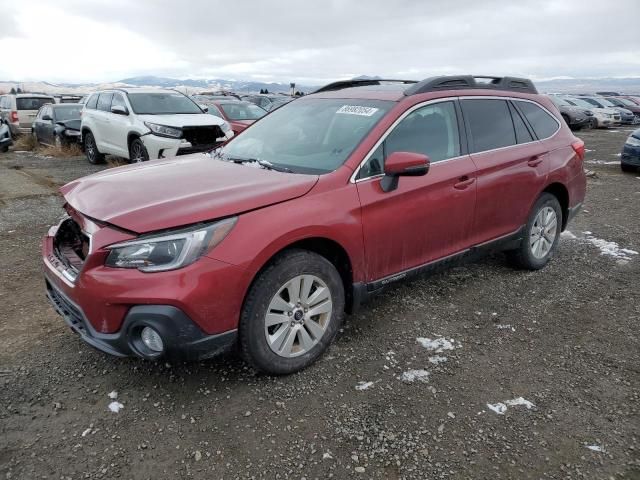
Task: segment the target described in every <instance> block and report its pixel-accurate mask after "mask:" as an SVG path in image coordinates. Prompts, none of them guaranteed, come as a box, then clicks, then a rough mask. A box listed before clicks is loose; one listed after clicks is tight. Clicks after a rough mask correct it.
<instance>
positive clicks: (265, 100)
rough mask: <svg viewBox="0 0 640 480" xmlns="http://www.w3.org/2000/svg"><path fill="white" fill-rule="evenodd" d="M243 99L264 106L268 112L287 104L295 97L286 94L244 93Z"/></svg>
mask: <svg viewBox="0 0 640 480" xmlns="http://www.w3.org/2000/svg"><path fill="white" fill-rule="evenodd" d="M242 100H244V101H247V102H251V103H255V104H256V105H258V106H259V107H261V108H263V109H264V110H266V111H267V112H270V111H271V110H275V109H276V108H279V107H281V106H282V105H285V104H287V103H289V102H291V101H292V100H294V98H293V97H289V96H285V95H268V94H259V95H244V96H242Z"/></svg>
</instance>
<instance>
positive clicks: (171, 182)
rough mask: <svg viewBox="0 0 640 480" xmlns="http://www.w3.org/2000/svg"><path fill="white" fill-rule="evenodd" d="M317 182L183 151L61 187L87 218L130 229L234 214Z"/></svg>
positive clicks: (308, 177)
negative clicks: (178, 155)
mask: <svg viewBox="0 0 640 480" xmlns="http://www.w3.org/2000/svg"><path fill="white" fill-rule="evenodd" d="M317 181H318V176H316V175H300V174H293V173H283V172H276V171H273V170H265V169H262V168H254V167H253V164H244V165H239V164H235V163H232V162H226V161H222V160H216V159H213V158H211V157H210V156H209V155H206V154H195V155H185V156H183V157H179V158H174V159H169V160H155V161H151V162H147V163H144V164H140V165H130V166H124V167H119V168H114V169H110V170H106V171H104V172H101V173H97V174H94V175H90V176H88V177H84V178H80V179H78V180H75V181H73V182H71V183H68V184H66V185H65V186H63V187H62V188H61V189H60V191H61V193H62V194H63V195H64V198H65V199H66V201H67V202H68V203H69V205H71V207H73V208H74V209H76V210H77V211H79V212H80V213H82V214H84V215H85V216H87V217H90V218H92V219H94V220H98V221H102V222H106V223H109V224H112V225H115V226H116V227H119V228H122V229H126V230H130V231H132V232H135V233H146V232H152V231H155V230H163V229H167V228H173V227H180V226H184V225H190V224H194V223H198V222H204V221H208V220H215V219H218V218H223V217H227V216H229V215H236V214H240V213H243V212H247V211H250V210H255V209H257V208H261V207H266V206H268V205H273V204H276V203H280V202H284V201H287V200H291V199H294V198H297V197H301V196H303V195H305V194H306V193H307V192H309V190H311V188H312V187H313V186H314V185H315V184H316V182H317Z"/></svg>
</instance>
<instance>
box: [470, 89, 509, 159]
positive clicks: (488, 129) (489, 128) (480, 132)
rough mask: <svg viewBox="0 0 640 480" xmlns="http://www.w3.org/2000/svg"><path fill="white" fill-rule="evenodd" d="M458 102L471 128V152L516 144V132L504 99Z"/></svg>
mask: <svg viewBox="0 0 640 480" xmlns="http://www.w3.org/2000/svg"><path fill="white" fill-rule="evenodd" d="M460 103H461V105H462V111H463V112H464V116H465V118H466V119H467V121H468V122H469V127H470V129H471V137H472V144H473V149H472V152H484V151H486V150H493V149H496V148H502V147H508V146H511V145H515V144H516V133H515V129H514V127H513V121H512V120H511V113H510V112H509V106H508V105H507V102H506V100H493V99H491V100H489V99H477V100H475V99H474V100H462V101H461V102H460Z"/></svg>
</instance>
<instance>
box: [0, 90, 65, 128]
mask: <svg viewBox="0 0 640 480" xmlns="http://www.w3.org/2000/svg"><path fill="white" fill-rule="evenodd" d="M47 103H55V99H54V98H53V97H52V96H50V95H42V94H39V93H17V94H15V95H11V94H10V95H2V96H0V119H1V120H3V121H4V122H5V123H6V124H8V125H9V128H11V133H12V134H13V135H19V134H21V133H31V126H32V124H33V121H34V120H35V118H36V115H37V114H38V110H40V107H42V106H43V105H46V104H47Z"/></svg>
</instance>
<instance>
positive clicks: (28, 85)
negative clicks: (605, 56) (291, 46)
mask: <svg viewBox="0 0 640 480" xmlns="http://www.w3.org/2000/svg"><path fill="white" fill-rule="evenodd" d="M358 78H375V77H358ZM535 84H536V86H537V87H538V90H540V91H541V92H549V93H551V92H559V93H593V92H602V91H615V92H625V93H636V94H640V77H629V78H559V79H550V80H539V81H536V82H535ZM135 86H139V87H163V88H176V89H178V90H181V91H183V92H185V93H188V94H192V93H199V92H202V91H217V90H229V91H235V92H247V93H249V92H259V91H260V90H263V89H267V90H269V92H271V93H277V92H282V93H288V92H289V91H290V88H289V84H288V83H265V82H253V81H245V80H224V79H209V80H207V79H177V78H169V77H157V76H140V77H131V78H125V79H122V80H120V81H118V82H112V83H88V84H77V83H59V84H54V83H50V82H44V81H42V82H19V81H0V92H9V91H10V90H11V88H18V87H19V88H21V89H22V90H23V91H25V92H41V93H50V94H85V93H89V92H92V91H94V90H99V89H104V88H114V87H135ZM316 88H317V86H310V85H296V90H298V91H302V92H304V93H309V92H312V91H313V90H315V89H316Z"/></svg>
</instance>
